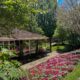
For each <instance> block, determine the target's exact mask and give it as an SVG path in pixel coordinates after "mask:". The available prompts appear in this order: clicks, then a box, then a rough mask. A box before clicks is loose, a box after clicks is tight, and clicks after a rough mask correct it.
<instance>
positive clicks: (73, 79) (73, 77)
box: [62, 64, 80, 80]
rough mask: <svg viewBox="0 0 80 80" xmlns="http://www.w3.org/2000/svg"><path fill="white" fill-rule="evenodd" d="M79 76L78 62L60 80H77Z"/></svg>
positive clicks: (79, 67)
mask: <svg viewBox="0 0 80 80" xmlns="http://www.w3.org/2000/svg"><path fill="white" fill-rule="evenodd" d="M79 78H80V64H78V65H77V66H76V67H75V69H74V70H73V71H72V72H71V73H69V74H68V75H67V76H66V77H65V78H63V79H62V80H78V79H79Z"/></svg>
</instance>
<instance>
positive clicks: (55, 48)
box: [52, 45, 65, 51]
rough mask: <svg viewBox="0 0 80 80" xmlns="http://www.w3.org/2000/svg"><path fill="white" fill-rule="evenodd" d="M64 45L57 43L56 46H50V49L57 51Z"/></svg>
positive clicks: (62, 48)
mask: <svg viewBox="0 0 80 80" xmlns="http://www.w3.org/2000/svg"><path fill="white" fill-rule="evenodd" d="M64 49H65V47H64V46H62V45H58V46H53V47H52V51H57V50H64Z"/></svg>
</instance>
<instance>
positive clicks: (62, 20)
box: [56, 0, 80, 46]
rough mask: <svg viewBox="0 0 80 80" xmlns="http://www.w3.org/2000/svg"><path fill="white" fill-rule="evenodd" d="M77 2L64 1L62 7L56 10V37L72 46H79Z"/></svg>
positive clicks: (79, 12)
mask: <svg viewBox="0 0 80 80" xmlns="http://www.w3.org/2000/svg"><path fill="white" fill-rule="evenodd" d="M77 1H78V0H65V3H64V5H63V6H64V7H63V8H58V10H57V25H58V27H57V30H56V31H57V32H56V33H58V35H57V36H58V37H59V38H60V39H62V41H67V42H68V43H69V44H70V45H72V46H79V45H80V44H79V42H80V33H79V30H80V23H79V21H80V18H79V14H80V5H79V3H78V2H77Z"/></svg>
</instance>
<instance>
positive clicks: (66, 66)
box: [29, 54, 80, 80]
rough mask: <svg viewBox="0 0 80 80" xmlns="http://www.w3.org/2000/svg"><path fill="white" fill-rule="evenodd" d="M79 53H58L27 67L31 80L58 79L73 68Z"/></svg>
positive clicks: (79, 56) (79, 55)
mask: <svg viewBox="0 0 80 80" xmlns="http://www.w3.org/2000/svg"><path fill="white" fill-rule="evenodd" d="M79 58H80V54H65V55H59V56H56V57H54V58H51V59H49V60H47V61H46V62H44V63H41V64H39V65H37V66H35V67H33V68H31V69H29V72H30V75H31V76H30V77H31V80H59V79H60V78H62V77H63V76H65V75H66V74H67V73H69V72H71V71H72V70H73V69H74V65H75V64H77V62H78V61H79Z"/></svg>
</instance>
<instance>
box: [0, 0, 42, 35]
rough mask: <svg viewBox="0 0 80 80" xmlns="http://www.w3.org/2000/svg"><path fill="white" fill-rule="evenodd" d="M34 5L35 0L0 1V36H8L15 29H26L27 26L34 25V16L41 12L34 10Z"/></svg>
mask: <svg viewBox="0 0 80 80" xmlns="http://www.w3.org/2000/svg"><path fill="white" fill-rule="evenodd" d="M36 5H37V0H34V1H33V0H24V1H23V0H1V1H0V35H7V34H10V33H11V31H12V30H13V29H14V28H15V27H17V28H24V27H26V28H27V26H29V24H31V26H33V25H36V22H35V18H34V15H35V14H37V13H39V12H41V11H42V10H40V9H36V8H35V6H36ZM4 12H5V13H4ZM33 19H34V20H33ZM30 22H31V23H30Z"/></svg>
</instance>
